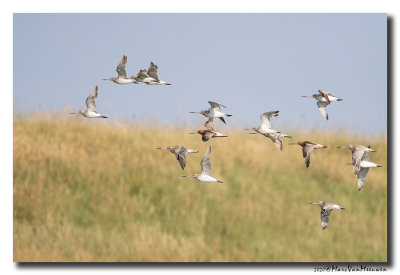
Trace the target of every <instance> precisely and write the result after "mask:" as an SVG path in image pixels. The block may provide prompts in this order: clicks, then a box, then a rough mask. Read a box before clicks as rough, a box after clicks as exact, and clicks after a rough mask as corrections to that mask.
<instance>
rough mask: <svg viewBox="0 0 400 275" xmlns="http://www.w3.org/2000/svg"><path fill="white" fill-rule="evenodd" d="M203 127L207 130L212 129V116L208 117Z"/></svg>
mask: <svg viewBox="0 0 400 275" xmlns="http://www.w3.org/2000/svg"><path fill="white" fill-rule="evenodd" d="M204 127H206V129H207V130H210V131H214V119H213V118H212V117H211V118H209V119H208V120H207V122H206V123H205V124H204Z"/></svg>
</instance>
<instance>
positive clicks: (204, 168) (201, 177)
mask: <svg viewBox="0 0 400 275" xmlns="http://www.w3.org/2000/svg"><path fill="white" fill-rule="evenodd" d="M210 153H211V146H209V147H208V149H207V151H206V153H205V154H204V157H203V159H202V160H201V163H200V165H201V174H194V175H191V176H182V177H187V178H195V179H197V180H198V181H203V182H221V183H222V181H220V180H217V179H215V178H213V177H212V176H211V162H210Z"/></svg>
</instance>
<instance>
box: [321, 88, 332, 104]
mask: <svg viewBox="0 0 400 275" xmlns="http://www.w3.org/2000/svg"><path fill="white" fill-rule="evenodd" d="M318 92H319V93H320V94H321V95H322V96H323V97H325V99H326V101H327V103H328V104H329V103H331V101H330V100H329V97H328V95H329V94H330V93H328V92H325V91H322V90H318Z"/></svg>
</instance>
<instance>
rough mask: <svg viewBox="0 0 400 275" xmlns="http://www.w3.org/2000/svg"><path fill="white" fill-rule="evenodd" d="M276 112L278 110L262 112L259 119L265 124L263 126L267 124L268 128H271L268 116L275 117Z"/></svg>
mask: <svg viewBox="0 0 400 275" xmlns="http://www.w3.org/2000/svg"><path fill="white" fill-rule="evenodd" d="M278 112H279V111H272V112H265V113H263V114H262V115H261V116H260V118H261V121H262V124H263V125H265V126H267V128H268V129H271V121H270V118H271V117H276V116H278Z"/></svg>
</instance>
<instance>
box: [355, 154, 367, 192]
mask: <svg viewBox="0 0 400 275" xmlns="http://www.w3.org/2000/svg"><path fill="white" fill-rule="evenodd" d="M363 160H365V161H370V158H369V157H368V155H367V153H365V154H364V155H363V156H362V158H361V161H363ZM368 171H369V168H368V167H367V168H363V167H360V171H359V172H358V174H357V183H358V191H360V190H361V189H362V188H363V187H364V180H365V178H366V177H367V175H368Z"/></svg>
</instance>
